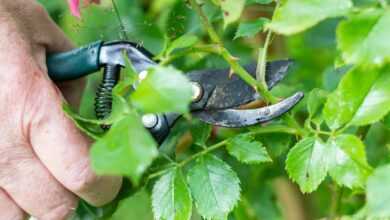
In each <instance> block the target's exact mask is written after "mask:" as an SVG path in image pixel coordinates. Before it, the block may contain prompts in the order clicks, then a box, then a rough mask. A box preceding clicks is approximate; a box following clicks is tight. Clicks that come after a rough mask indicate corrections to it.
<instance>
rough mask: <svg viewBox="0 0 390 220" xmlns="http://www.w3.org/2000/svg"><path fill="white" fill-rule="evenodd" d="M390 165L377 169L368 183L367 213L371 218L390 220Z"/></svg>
mask: <svg viewBox="0 0 390 220" xmlns="http://www.w3.org/2000/svg"><path fill="white" fill-rule="evenodd" d="M389 185H390V165H385V166H382V167H379V168H377V169H375V171H374V173H373V175H372V176H370V177H369V178H368V181H367V212H368V214H369V216H370V217H374V218H390V191H389Z"/></svg>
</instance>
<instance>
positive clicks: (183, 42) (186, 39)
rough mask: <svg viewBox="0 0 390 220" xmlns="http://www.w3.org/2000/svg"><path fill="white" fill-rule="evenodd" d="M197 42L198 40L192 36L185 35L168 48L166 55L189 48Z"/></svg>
mask: <svg viewBox="0 0 390 220" xmlns="http://www.w3.org/2000/svg"><path fill="white" fill-rule="evenodd" d="M198 41H199V38H198V37H197V36H195V35H192V34H186V35H183V36H180V37H179V38H177V39H175V40H174V41H173V42H172V43H171V44H170V45H169V47H168V49H167V54H170V53H172V52H173V51H174V50H176V49H182V48H187V47H191V46H193V45H194V44H196V43H197V42H198Z"/></svg>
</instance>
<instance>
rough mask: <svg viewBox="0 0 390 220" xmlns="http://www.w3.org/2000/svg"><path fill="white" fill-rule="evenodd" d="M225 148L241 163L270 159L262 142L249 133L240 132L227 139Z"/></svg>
mask: <svg viewBox="0 0 390 220" xmlns="http://www.w3.org/2000/svg"><path fill="white" fill-rule="evenodd" d="M227 150H228V152H229V153H230V154H231V155H232V156H234V157H235V158H237V160H239V161H241V162H243V163H248V164H256V163H261V162H271V161H272V159H271V158H270V156H269V155H268V153H267V150H266V149H265V147H264V146H263V144H262V143H261V142H259V141H256V140H255V139H254V137H253V136H252V135H250V134H240V135H237V136H236V137H234V138H231V139H229V142H228V144H227Z"/></svg>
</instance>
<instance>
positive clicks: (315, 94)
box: [307, 89, 328, 118]
mask: <svg viewBox="0 0 390 220" xmlns="http://www.w3.org/2000/svg"><path fill="white" fill-rule="evenodd" d="M327 97H328V92H326V91H324V90H322V89H313V90H312V91H311V92H310V94H309V98H308V99H307V109H308V111H309V118H313V117H315V116H316V115H317V113H319V111H320V110H321V109H322V108H323V106H324V105H325V102H326V98H327Z"/></svg>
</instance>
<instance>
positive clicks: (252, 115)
mask: <svg viewBox="0 0 390 220" xmlns="http://www.w3.org/2000/svg"><path fill="white" fill-rule="evenodd" d="M303 97H304V94H303V93H302V92H297V93H295V94H294V95H293V96H291V97H289V98H287V99H284V100H283V101H281V102H279V103H277V104H274V105H270V106H266V107H262V108H258V109H247V110H238V109H226V110H215V111H199V112H194V113H193V115H195V116H196V117H198V118H199V119H200V120H202V121H204V122H206V123H209V124H213V125H216V126H221V127H228V128H240V127H247V126H251V125H255V124H259V123H264V122H268V121H271V120H273V119H275V118H278V117H280V116H281V115H283V114H285V113H286V112H288V111H290V110H291V109H292V108H293V107H294V106H295V105H296V104H298V103H299V102H300V101H301V100H302V98H303Z"/></svg>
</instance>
